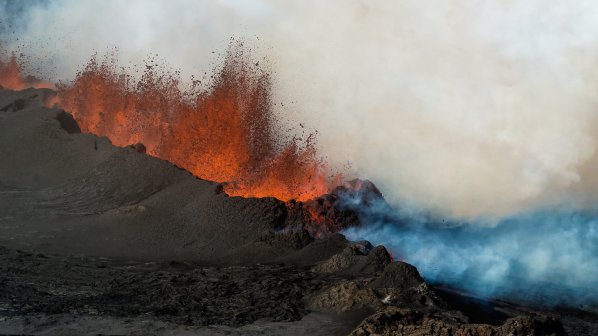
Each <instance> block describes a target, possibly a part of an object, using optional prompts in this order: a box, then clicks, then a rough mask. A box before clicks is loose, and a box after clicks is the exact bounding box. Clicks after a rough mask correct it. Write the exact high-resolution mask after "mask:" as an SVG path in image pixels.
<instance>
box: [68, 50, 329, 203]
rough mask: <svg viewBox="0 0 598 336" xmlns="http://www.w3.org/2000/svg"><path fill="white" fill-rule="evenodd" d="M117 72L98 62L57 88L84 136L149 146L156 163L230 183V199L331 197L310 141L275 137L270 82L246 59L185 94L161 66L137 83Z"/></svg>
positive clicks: (228, 63)
mask: <svg viewBox="0 0 598 336" xmlns="http://www.w3.org/2000/svg"><path fill="white" fill-rule="evenodd" d="M115 64H116V62H114V61H113V60H112V61H111V60H106V61H103V62H99V61H97V60H96V59H95V58H94V59H92V60H91V61H90V62H89V63H88V64H87V66H86V68H85V69H84V70H83V71H81V72H80V73H78V75H77V76H76V78H75V81H74V83H73V84H70V85H62V86H60V87H59V91H58V104H59V105H60V106H61V107H62V108H64V109H65V110H66V111H69V112H70V113H72V114H73V116H74V118H75V119H76V120H77V122H78V123H79V126H80V128H81V130H82V131H84V132H90V133H94V134H97V135H101V136H107V137H108V138H109V139H110V140H111V141H112V142H113V143H114V144H115V145H118V146H126V145H130V144H134V143H143V144H144V145H145V146H146V148H147V153H148V154H150V155H154V156H157V157H159V158H162V159H165V160H168V161H170V162H172V163H174V164H176V165H178V166H180V167H182V168H184V169H186V170H188V171H190V172H191V173H193V174H194V175H196V176H198V177H200V178H203V179H207V180H212V181H219V182H226V184H225V191H226V192H227V193H228V194H230V195H238V196H246V197H266V196H273V197H276V198H279V199H281V200H290V199H297V200H308V199H312V198H315V197H317V196H319V195H322V194H325V193H327V192H328V191H329V190H330V183H329V182H330V180H329V177H328V169H327V166H326V164H325V163H324V162H322V161H321V160H319V159H318V157H317V153H316V149H315V147H314V146H313V144H312V141H311V136H310V137H309V138H308V139H306V140H303V141H301V140H298V139H286V140H285V139H284V138H283V137H282V136H281V134H279V133H278V132H276V130H275V125H274V123H275V120H274V114H273V111H272V104H271V99H270V88H271V83H270V77H269V75H268V74H267V73H264V72H263V71H261V70H260V69H259V68H257V64H256V65H253V63H250V62H248V61H247V60H246V59H245V58H244V57H243V54H242V52H241V53H240V52H236V53H232V52H229V54H228V56H227V58H226V60H225V62H224V65H223V67H222V69H221V70H220V71H218V72H217V74H216V75H215V76H214V77H213V84H212V85H211V87H210V88H209V89H208V90H201V89H199V88H197V86H193V87H192V88H190V89H186V90H184V89H181V85H180V80H179V78H178V76H177V75H173V74H169V73H167V72H164V71H160V70H157V67H156V66H147V68H146V70H145V72H144V73H143V75H142V76H141V78H140V79H139V80H133V79H132V78H131V77H130V76H129V75H127V74H126V73H125V72H124V71H122V70H120V71H119V70H118V69H117V67H116V65H115Z"/></svg>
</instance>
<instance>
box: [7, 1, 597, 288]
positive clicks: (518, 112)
mask: <svg viewBox="0 0 598 336" xmlns="http://www.w3.org/2000/svg"><path fill="white" fill-rule="evenodd" d="M12 3H14V2H11V1H0V9H2V14H0V20H1V21H2V23H3V24H2V25H0V27H2V28H1V29H2V32H3V35H4V36H3V40H5V41H9V45H8V48H9V49H12V50H16V49H18V50H20V51H22V52H24V53H25V54H27V55H31V56H37V57H39V58H40V59H42V60H45V62H47V63H48V65H49V66H47V67H42V68H44V69H52V71H49V72H47V73H45V74H44V75H45V76H47V77H49V78H48V79H52V80H60V79H62V80H64V79H70V78H72V77H73V75H74V73H75V72H76V70H77V69H79V67H80V66H82V65H83V64H84V63H85V62H86V61H87V60H88V59H89V57H90V55H91V54H92V53H94V52H95V51H99V52H102V51H103V50H104V49H108V48H112V47H118V48H119V54H120V59H121V61H122V62H123V64H124V65H127V64H129V63H135V64H139V63H141V62H142V61H143V60H144V59H145V58H146V57H147V56H148V55H149V54H150V53H151V54H154V53H157V54H158V55H160V57H163V58H164V59H166V60H168V62H169V63H170V64H171V65H173V66H176V67H180V69H181V72H182V73H183V74H184V75H187V76H190V75H192V74H202V73H204V72H205V71H209V69H210V68H211V66H212V63H213V62H214V61H215V60H216V58H215V57H213V56H211V57H210V55H211V53H212V52H213V51H215V52H216V53H218V52H220V51H222V50H224V48H225V46H226V43H227V41H228V39H229V38H230V37H231V36H237V37H241V38H244V39H245V40H247V41H249V42H250V43H251V44H252V45H253V46H254V47H255V53H256V55H255V57H256V59H261V57H262V56H267V57H268V58H269V59H270V63H269V65H268V66H269V67H271V68H272V70H273V71H274V72H275V74H276V75H275V77H276V78H277V82H276V83H275V101H279V102H283V103H284V105H283V104H281V105H279V107H278V108H279V111H278V112H279V113H280V114H281V115H283V116H288V115H289V114H293V118H294V119H298V120H302V121H306V122H307V125H308V127H311V128H316V129H318V130H320V135H319V144H320V148H321V151H322V153H323V154H324V155H326V157H327V159H328V160H329V161H330V163H332V164H333V165H335V166H337V167H341V166H343V165H345V164H346V162H347V161H349V162H350V163H351V170H352V171H351V173H350V175H356V176H363V177H367V178H369V179H371V180H373V181H374V182H375V183H376V184H377V185H379V186H380V187H381V189H382V190H383V191H384V192H385V194H386V197H387V198H388V199H389V201H390V202H391V204H393V205H400V207H401V211H403V213H409V214H410V215H409V216H407V215H405V216H407V217H408V218H409V221H410V222H411V225H410V226H409V227H404V226H397V225H396V224H394V223H393V224H389V223H379V222H376V223H371V225H370V226H369V227H368V228H366V229H363V230H362V231H360V232H352V233H351V234H352V235H353V236H364V237H365V238H368V239H371V240H372V241H374V242H378V243H382V242H384V243H387V244H390V245H391V246H394V247H395V248H396V249H397V250H399V251H401V255H402V257H403V258H405V259H406V260H407V261H410V262H413V263H415V264H416V266H418V267H420V268H423V270H424V274H425V275H427V276H428V277H433V278H437V277H438V278H440V277H449V276H452V277H453V278H459V277H461V276H462V275H463V274H469V275H471V273H472V272H473V273H476V274H477V275H479V276H480V277H481V278H483V279H484V280H485V282H484V283H485V284H488V286H492V291H495V290H496V289H497V288H499V287H500V286H507V287H511V286H510V285H512V284H514V282H513V281H511V280H512V279H515V278H523V279H524V280H525V281H526V283H527V284H529V285H530V286H531V285H532V284H534V283H536V284H537V283H539V282H542V281H549V282H552V283H557V282H559V281H560V282H561V283H562V284H563V285H564V286H565V287H567V288H581V287H584V286H586V285H587V281H593V282H594V283H597V282H598V275H597V274H596V271H595V270H596V269H598V268H597V267H596V266H597V264H598V251H597V247H596V245H595V243H593V242H592V240H591V239H590V238H593V239H594V241H595V240H596V239H595V237H596V230H597V229H596V224H595V221H594V220H593V218H595V217H594V216H592V215H587V214H591V213H593V211H594V210H595V204H596V201H597V200H598V175H596V174H595V171H596V170H597V169H598V156H597V155H596V148H597V145H598V143H597V141H598V140H597V138H596V134H598V133H597V132H596V131H597V127H596V126H597V125H598V123H597V122H598V120H597V117H598V111H597V107H598V94H596V93H597V92H598V21H597V20H595V18H596V17H598V5H597V4H596V3H595V1H592V0H575V1H570V0H555V1H551V2H550V3H547V2H545V1H542V0H525V1H519V0H501V1H499V0H496V1H473V0H450V1H443V2H434V3H426V2H422V1H419V0H404V1H385V2H372V1H365V0H348V1H342V2H341V1H317V0H313V1H284V2H279V1H268V0H254V1H233V0H231V1H207V0H206V1H139V0H138V1H127V2H124V1H75V0H64V1H58V2H51V3H49V2H40V3H33V4H29V5H26V6H25V7H23V6H17V5H11V4H12ZM17 12H18V13H19V15H17ZM15 17H21V18H23V19H19V20H15V19H11V18H15ZM10 20H13V21H10ZM8 26H11V27H14V29H13V30H14V31H15V32H14V33H13V32H12V31H13V30H11V29H7V28H6V27H8ZM421 209H425V210H426V211H431V212H433V213H435V214H436V215H437V216H446V217H447V218H453V219H458V220H462V221H466V222H467V223H468V225H466V226H465V227H464V228H462V229H461V231H452V230H449V231H446V230H437V229H432V228H429V227H427V226H422V225H421V222H420V221H418V220H417V218H418V217H417V213H418V212H419V210H421ZM545 209H553V210H551V211H545ZM555 209H556V210H555ZM582 213H583V214H585V215H582ZM416 224H420V225H419V229H417V227H415V226H414V225H416ZM469 224H481V225H469ZM449 232H450V234H449ZM455 232H457V233H455ZM425 251H428V252H425ZM432 265H437V267H438V268H437V269H433V268H432ZM428 266H429V267H428ZM592 269H593V270H594V271H591V270H592ZM469 275H468V278H471V277H470V276H469ZM565 276H566V278H565ZM509 279H511V280H509ZM561 280H562V281H561ZM471 284H472V286H477V285H480V286H481V284H482V283H481V282H480V283H473V282H472V283H471ZM478 289H479V288H478ZM492 291H490V290H489V289H483V290H482V289H480V292H484V293H487V294H489V293H490V292H492Z"/></svg>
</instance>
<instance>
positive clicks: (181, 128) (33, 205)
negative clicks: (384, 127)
mask: <svg viewBox="0 0 598 336" xmlns="http://www.w3.org/2000/svg"><path fill="white" fill-rule="evenodd" d="M0 69H2V71H3V73H2V74H0V79H1V80H2V81H1V82H0V85H2V86H3V87H4V89H2V90H1V91H0V157H2V161H1V164H0V199H1V202H0V221H1V222H2V225H1V226H0V232H1V234H0V237H1V238H0V245H1V246H0V258H2V260H3V262H2V266H1V267H2V275H1V277H2V279H1V280H2V281H1V283H2V286H1V287H0V288H1V290H0V302H1V305H2V321H1V322H0V332H1V333H3V334H30V333H33V334H36V333H39V332H40V331H41V333H45V334H69V333H70V334H87V333H91V334H97V333H103V334H172V333H175V334H185V333H188V334H200V335H203V334H210V335H219V334H223V335H224V334H227V335H231V334H232V335H236V334H238V335H244V334H254V333H260V334H280V335H291V334H297V335H299V334H301V335H303V334H312V335H336V334H338V335H344V334H352V335H414V334H415V335H565V334H566V331H569V332H570V333H571V331H573V332H577V331H579V330H580V328H579V325H580V323H586V324H587V326H588V327H587V328H586V329H585V331H587V332H592V331H596V330H598V329H596V326H597V325H598V324H597V323H596V320H597V319H596V317H595V315H591V314H590V315H580V314H581V313H580V312H578V311H572V312H569V313H563V312H562V311H555V310H550V309H549V310H547V309H544V308H539V307H536V308H533V307H529V306H527V307H523V306H518V305H515V304H512V303H508V302H505V301H487V300H481V299H476V298H471V297H469V296H467V295H464V294H463V293H457V292H455V291H452V290H450V289H447V288H435V287H434V286H432V285H430V284H429V283H427V282H426V280H425V279H424V278H422V276H421V275H420V274H419V272H418V270H417V269H416V268H415V267H414V266H412V265H410V264H408V263H407V262H404V261H398V260H397V257H398V259H400V256H394V257H393V256H391V253H390V252H389V251H388V250H387V249H386V248H385V247H384V246H373V245H372V244H371V243H369V242H367V241H349V240H347V239H346V237H345V236H344V235H343V234H342V232H343V230H345V229H348V228H353V227H360V226H363V225H366V223H367V222H371V221H376V220H378V219H380V218H379V216H387V214H388V213H389V212H388V211H375V210H376V209H381V208H383V209H390V206H389V205H388V204H387V203H386V201H385V200H384V197H383V195H382V193H381V192H380V191H379V189H378V188H377V187H376V186H375V185H374V184H373V183H371V182H370V181H367V180H360V179H352V180H350V179H346V180H344V181H343V180H342V177H341V176H340V174H333V173H331V172H330V170H329V168H328V166H327V164H326V163H325V162H324V161H323V160H322V159H320V158H318V156H317V151H316V147H315V146H314V144H313V142H312V141H313V137H312V136H311V135H307V136H306V137H305V138H296V137H291V138H285V137H283V136H282V135H281V134H280V133H277V132H276V131H275V130H276V122H277V121H276V120H275V117H274V114H273V113H272V110H271V97H270V93H269V77H268V75H267V73H265V72H263V71H261V70H260V69H256V68H252V66H251V64H249V63H247V62H246V61H245V58H243V53H242V51H240V50H239V49H233V50H232V51H231V52H229V56H228V58H227V60H226V62H225V63H224V66H223V68H222V69H220V70H218V71H216V75H215V80H214V82H213V83H212V84H211V86H210V87H209V88H208V89H207V90H206V89H199V88H197V87H191V88H189V89H187V90H183V89H181V88H180V82H179V80H178V79H177V77H176V76H175V75H169V74H167V73H165V72H160V71H158V70H156V68H155V67H148V68H147V69H146V71H145V72H144V73H143V75H142V76H141V79H140V80H133V79H131V78H129V77H127V76H126V74H125V73H119V72H118V70H117V69H116V67H114V66H113V63H110V62H108V61H101V62H100V61H97V60H96V59H92V61H90V62H89V63H88V65H87V66H86V67H85V69H84V70H83V71H81V72H80V73H79V74H78V75H77V77H76V78H75V80H74V81H73V83H72V84H59V85H57V86H56V88H55V89H49V88H48V87H51V86H48V85H46V84H44V83H39V82H37V81H36V79H35V78H28V79H23V78H21V77H20V75H19V72H18V71H17V70H18V64H17V63H16V60H15V58H12V59H10V60H9V61H8V62H4V63H0ZM28 86H32V87H38V88H26V87H28ZM40 87H41V88H40ZM387 220H388V219H387ZM392 220H397V221H400V220H398V219H392ZM398 224H399V225H400V223H398ZM587 314H589V313H587ZM559 319H562V321H563V322H565V324H563V323H562V322H561V320H559ZM588 335H589V334H588Z"/></svg>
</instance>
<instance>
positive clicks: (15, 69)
mask: <svg viewBox="0 0 598 336" xmlns="http://www.w3.org/2000/svg"><path fill="white" fill-rule="evenodd" d="M0 86H2V87H3V88H5V89H10V90H22V89H26V88H37V89H50V88H53V87H54V86H53V85H52V83H48V82H42V81H38V80H37V79H35V78H33V77H28V78H23V77H22V74H21V70H20V67H19V63H18V62H17V57H16V56H15V55H12V56H11V57H10V58H9V59H8V61H7V62H4V61H3V60H2V59H0Z"/></svg>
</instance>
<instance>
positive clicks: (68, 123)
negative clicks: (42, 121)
mask: <svg viewBox="0 0 598 336" xmlns="http://www.w3.org/2000/svg"><path fill="white" fill-rule="evenodd" d="M56 120H58V122H59V123H60V127H62V129H63V130H65V131H66V132H67V133H69V134H73V133H81V129H80V128H79V125H78V124H77V122H76V121H75V118H73V116H72V115H71V114H70V113H66V112H64V111H61V112H59V113H58V114H57V115H56Z"/></svg>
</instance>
